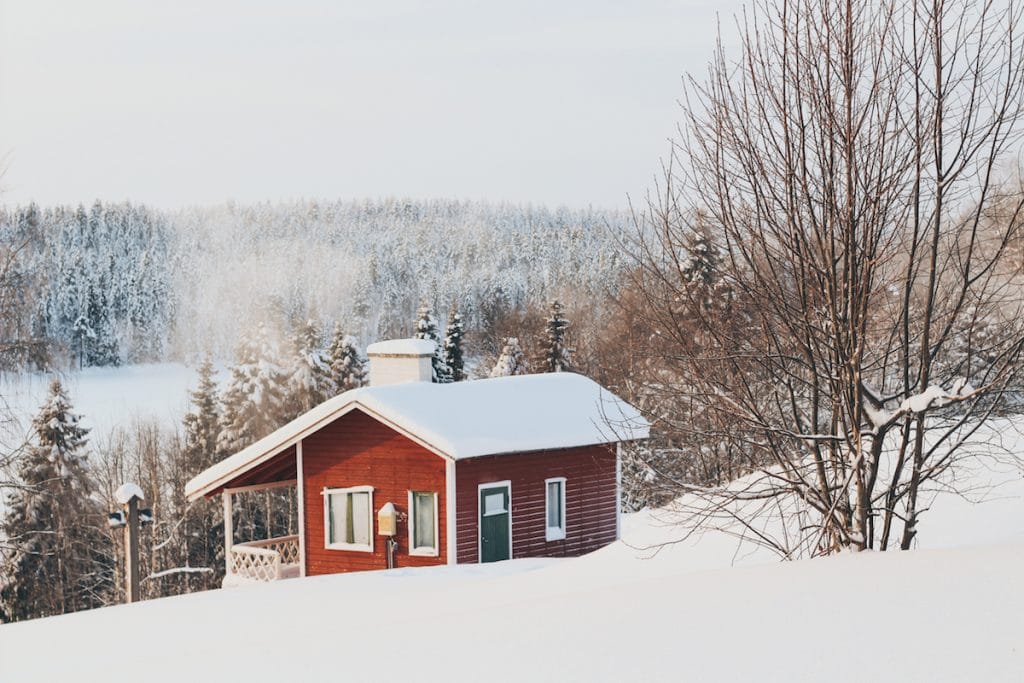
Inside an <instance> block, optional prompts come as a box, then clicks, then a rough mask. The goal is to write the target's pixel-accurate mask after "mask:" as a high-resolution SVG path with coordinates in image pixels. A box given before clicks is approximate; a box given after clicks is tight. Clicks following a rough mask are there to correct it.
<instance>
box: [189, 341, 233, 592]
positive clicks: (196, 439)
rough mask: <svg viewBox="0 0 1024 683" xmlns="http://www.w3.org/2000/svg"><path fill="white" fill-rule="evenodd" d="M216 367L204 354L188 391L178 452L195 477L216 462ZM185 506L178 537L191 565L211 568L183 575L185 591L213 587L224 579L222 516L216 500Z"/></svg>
mask: <svg viewBox="0 0 1024 683" xmlns="http://www.w3.org/2000/svg"><path fill="white" fill-rule="evenodd" d="M215 375H216V370H215V369H214V367H213V362H212V361H211V360H210V359H209V357H207V358H206V359H205V360H204V361H203V363H202V365H200V366H199V384H198V386H197V387H196V389H195V391H192V392H190V398H191V404H192V405H191V408H190V410H189V411H188V412H187V413H186V414H185V418H184V426H185V443H184V447H183V449H182V451H181V460H182V466H183V468H184V470H185V476H186V477H188V478H191V477H194V476H195V475H197V474H199V473H200V472H202V471H203V470H205V469H206V468H208V467H210V466H211V465H213V464H214V463H216V462H217V460H218V459H219V458H218V450H217V440H218V437H219V436H220V431H221V415H220V403H219V401H218V400H217V381H216V378H215ZM183 507H184V511H183V512H182V513H181V514H182V515H183V516H184V517H185V519H184V520H183V521H182V528H181V530H180V536H181V538H183V539H184V541H185V545H186V548H185V557H186V558H187V565H188V566H190V567H210V568H211V569H213V572H212V573H210V574H190V575H187V576H186V581H187V590H200V589H206V588H214V587H216V586H218V585H219V584H220V581H221V580H222V579H223V578H224V519H223V512H222V508H221V506H220V505H219V504H218V501H207V500H202V501H198V502H197V503H194V504H193V505H192V506H190V507H185V506H183Z"/></svg>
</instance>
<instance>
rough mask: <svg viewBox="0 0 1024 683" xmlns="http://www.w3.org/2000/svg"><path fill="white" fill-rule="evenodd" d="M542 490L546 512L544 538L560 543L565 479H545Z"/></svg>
mask: <svg viewBox="0 0 1024 683" xmlns="http://www.w3.org/2000/svg"><path fill="white" fill-rule="evenodd" d="M544 488H545V490H546V495H545V500H546V505H545V509H546V511H547V512H546V515H545V518H546V519H547V524H546V527H547V528H546V529H545V532H544V538H545V539H546V540H548V541H561V540H562V539H563V538H565V477H556V478H554V479H546V480H545V481H544Z"/></svg>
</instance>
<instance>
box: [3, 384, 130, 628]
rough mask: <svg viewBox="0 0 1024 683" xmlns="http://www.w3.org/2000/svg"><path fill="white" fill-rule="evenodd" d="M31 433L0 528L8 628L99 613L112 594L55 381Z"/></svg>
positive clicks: (100, 531) (109, 567)
mask: <svg viewBox="0 0 1024 683" xmlns="http://www.w3.org/2000/svg"><path fill="white" fill-rule="evenodd" d="M32 428H33V431H34V435H33V442H32V443H31V445H30V446H29V447H28V448H27V449H26V450H25V452H24V453H23V454H22V455H21V456H20V458H19V461H18V463H17V476H18V481H19V486H18V487H17V488H15V489H14V492H13V493H11V494H10V495H9V496H8V498H7V505H6V514H5V516H4V522H3V525H2V531H3V536H4V537H6V539H7V540H6V543H7V545H8V546H9V548H10V551H9V552H8V553H7V554H6V562H5V564H4V567H3V572H2V578H0V581H2V584H0V602H2V604H3V611H4V612H5V613H6V614H7V618H9V619H11V620H20V619H29V618H34V617H43V616H51V615H55V614H64V613H67V612H74V611H77V610H81V609H89V608H92V607H98V606H100V605H104V604H107V603H108V602H109V601H110V600H111V597H112V591H113V576H114V566H113V548H112V547H111V543H110V538H109V537H108V536H107V534H106V533H105V530H104V524H105V518H106V515H105V514H104V511H103V510H101V509H100V508H99V505H98V504H97V502H96V500H95V498H94V497H93V495H92V494H93V485H92V480H91V478H90V476H89V471H88V466H87V462H86V455H85V452H84V451H85V446H86V435H87V433H88V430H87V429H85V428H84V427H82V426H81V425H80V424H79V416H78V415H76V414H75V413H74V412H73V410H72V407H71V403H70V402H69V401H68V398H67V395H66V394H65V393H64V389H63V387H62V386H61V384H60V382H59V381H58V380H54V381H53V383H52V384H51V385H50V393H49V397H48V399H47V402H46V404H44V405H43V407H42V408H41V410H40V411H39V414H38V415H37V416H36V417H35V419H34V420H33V421H32Z"/></svg>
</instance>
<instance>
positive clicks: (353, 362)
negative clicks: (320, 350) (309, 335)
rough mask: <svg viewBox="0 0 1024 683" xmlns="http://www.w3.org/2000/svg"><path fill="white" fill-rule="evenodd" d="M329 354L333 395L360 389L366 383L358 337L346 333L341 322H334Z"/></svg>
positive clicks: (364, 366)
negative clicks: (357, 342) (357, 341)
mask: <svg viewBox="0 0 1024 683" xmlns="http://www.w3.org/2000/svg"><path fill="white" fill-rule="evenodd" d="M327 356H328V360H329V361H330V370H331V382H332V385H333V389H332V390H333V395H335V396H336V395H338V394H341V393H344V392H346V391H349V390H350V389H358V388H359V387H361V386H363V385H364V384H365V383H366V364H365V363H364V362H363V358H362V356H360V355H359V347H358V345H357V344H356V339H355V337H353V336H351V335H347V334H345V332H344V330H343V329H342V327H341V323H335V324H334V332H333V334H332V335H331V347H330V348H329V349H328V351H327Z"/></svg>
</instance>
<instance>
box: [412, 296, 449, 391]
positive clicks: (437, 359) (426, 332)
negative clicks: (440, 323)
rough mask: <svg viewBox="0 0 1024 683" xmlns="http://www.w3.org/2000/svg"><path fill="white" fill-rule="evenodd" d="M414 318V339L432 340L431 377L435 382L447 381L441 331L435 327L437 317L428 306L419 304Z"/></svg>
mask: <svg viewBox="0 0 1024 683" xmlns="http://www.w3.org/2000/svg"><path fill="white" fill-rule="evenodd" d="M417 316H418V317H417V320H416V333H415V334H413V337H414V338H416V339H429V340H430V341H432V342H434V357H433V358H431V359H430V364H431V368H432V370H433V372H432V377H433V381H435V382H447V381H449V380H448V367H447V366H446V365H445V363H444V345H443V344H442V343H441V332H440V330H438V329H437V319H435V318H434V314H433V313H432V312H431V310H430V306H428V305H426V304H423V305H422V306H420V310H419V313H418V314H417Z"/></svg>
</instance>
